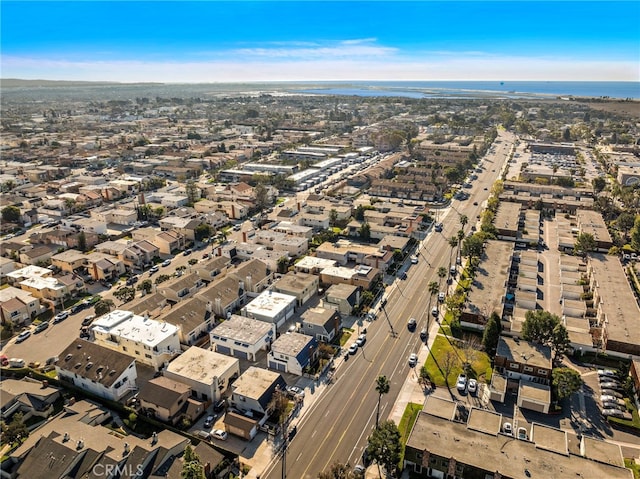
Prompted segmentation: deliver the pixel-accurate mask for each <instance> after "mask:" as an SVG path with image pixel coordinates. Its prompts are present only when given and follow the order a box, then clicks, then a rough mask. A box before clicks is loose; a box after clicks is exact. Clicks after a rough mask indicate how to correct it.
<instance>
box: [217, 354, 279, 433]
mask: <svg viewBox="0 0 640 479" xmlns="http://www.w3.org/2000/svg"><path fill="white" fill-rule="evenodd" d="M286 387H287V383H286V382H285V380H284V378H283V377H282V376H281V375H280V373H278V372H275V371H269V370H267V369H262V368H257V367H255V366H251V367H249V369H247V370H246V371H245V372H244V373H242V374H241V375H240V377H239V378H238V379H237V380H236V381H235V382H234V383H233V385H232V386H231V388H232V391H233V393H232V394H231V398H230V400H229V406H230V408H231V409H230V410H227V414H226V415H225V418H224V422H225V429H226V430H227V432H229V433H230V434H234V435H236V436H240V437H242V438H245V439H252V438H253V437H255V435H256V434H257V432H258V427H259V425H260V423H264V422H266V419H267V417H268V412H269V403H270V402H271V398H272V397H273V393H274V392H275V391H276V389H279V390H281V391H284V389H285V388H286ZM234 409H235V410H236V411H237V412H234Z"/></svg>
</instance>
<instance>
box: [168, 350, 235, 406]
mask: <svg viewBox="0 0 640 479" xmlns="http://www.w3.org/2000/svg"><path fill="white" fill-rule="evenodd" d="M164 376H165V377H167V378H169V379H173V380H175V381H179V382H181V383H183V384H186V385H188V386H189V387H190V388H191V393H192V397H195V398H197V399H200V400H201V401H203V402H205V403H210V402H216V401H218V400H219V399H220V398H221V397H222V395H223V394H224V392H225V391H226V390H227V388H228V387H229V385H230V384H231V382H232V381H233V380H234V379H236V378H238V377H239V376H240V361H239V360H238V359H236V358H232V357H229V356H226V355H224V354H220V353H216V352H214V351H209V350H207V349H202V348H199V347H197V346H191V347H190V348H189V349H187V350H186V351H185V352H183V353H182V354H181V355H180V356H178V357H177V358H175V359H174V360H173V361H171V362H170V363H169V366H167V368H166V369H165V371H164Z"/></svg>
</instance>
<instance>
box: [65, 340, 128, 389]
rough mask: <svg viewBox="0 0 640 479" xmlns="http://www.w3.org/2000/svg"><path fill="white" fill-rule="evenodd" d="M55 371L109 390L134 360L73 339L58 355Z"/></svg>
mask: <svg viewBox="0 0 640 479" xmlns="http://www.w3.org/2000/svg"><path fill="white" fill-rule="evenodd" d="M59 358H60V360H59V361H58V364H57V365H56V369H60V370H61V371H68V372H70V373H72V374H77V375H78V376H81V377H84V378H87V379H90V380H91V381H95V382H97V383H100V384H102V385H103V386H105V387H107V388H110V387H111V386H112V385H113V383H114V382H115V381H116V380H117V379H118V378H119V377H120V376H121V375H122V373H124V372H125V371H126V370H127V368H128V367H129V366H130V365H131V363H133V362H134V361H135V360H134V359H133V358H132V357H131V356H127V355H126V354H123V353H120V352H118V351H114V350H112V349H108V348H105V347H103V346H100V345H98V344H95V343H92V342H90V341H85V340H84V339H75V340H74V341H73V342H72V343H71V344H70V345H69V346H67V348H66V349H65V350H64V351H62V352H61V353H60V355H59Z"/></svg>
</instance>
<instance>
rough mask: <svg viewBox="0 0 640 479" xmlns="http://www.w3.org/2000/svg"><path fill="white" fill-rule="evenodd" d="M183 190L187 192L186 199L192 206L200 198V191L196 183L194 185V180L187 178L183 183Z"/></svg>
mask: <svg viewBox="0 0 640 479" xmlns="http://www.w3.org/2000/svg"><path fill="white" fill-rule="evenodd" d="M184 189H185V192H186V194H187V201H188V204H189V206H193V204H194V203H195V202H196V201H198V199H200V191H199V189H198V185H196V183H195V181H193V180H187V182H186V183H185V185H184Z"/></svg>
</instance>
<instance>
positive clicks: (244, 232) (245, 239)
mask: <svg viewBox="0 0 640 479" xmlns="http://www.w3.org/2000/svg"><path fill="white" fill-rule="evenodd" d="M242 241H243V242H244V243H246V242H247V232H246V231H243V232H242Z"/></svg>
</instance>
